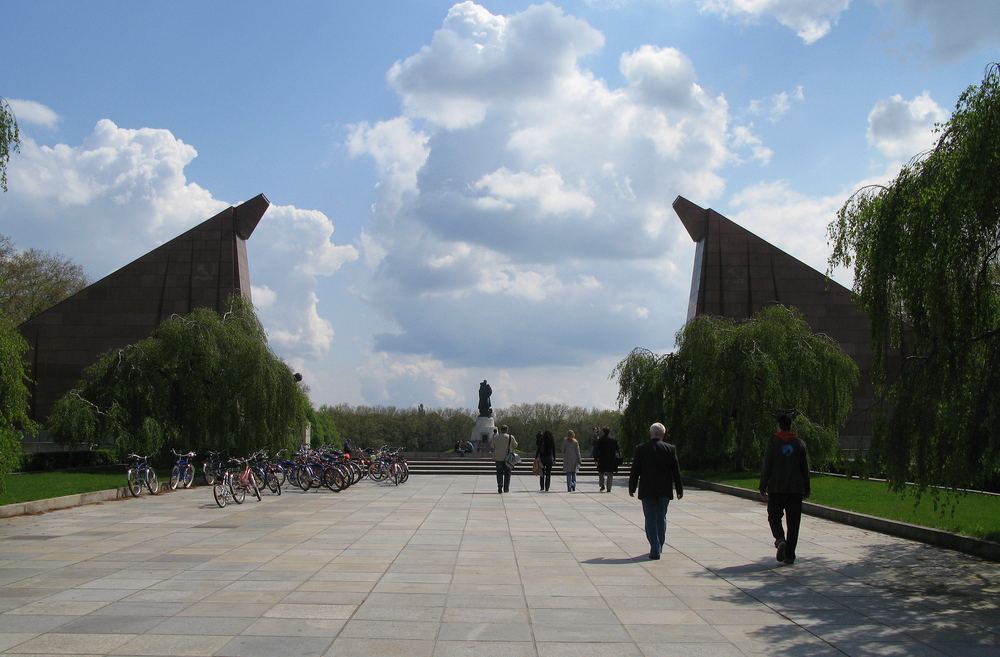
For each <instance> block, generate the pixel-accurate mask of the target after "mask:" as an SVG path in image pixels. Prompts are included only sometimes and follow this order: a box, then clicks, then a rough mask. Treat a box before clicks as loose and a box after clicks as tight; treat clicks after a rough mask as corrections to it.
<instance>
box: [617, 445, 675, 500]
mask: <svg viewBox="0 0 1000 657" xmlns="http://www.w3.org/2000/svg"><path fill="white" fill-rule="evenodd" d="M637 486H638V488H639V499H640V500H644V499H647V498H653V497H669V498H670V499H674V489H675V488H676V489H677V494H678V495H683V494H684V485H683V484H682V483H681V466H680V464H679V463H678V462H677V448H676V447H674V446H673V445H671V444H670V443H666V442H663V441H662V440H648V441H646V442H644V443H643V444H641V445H639V446H638V447H636V448H635V457H633V459H632V472H631V473H630V474H629V477H628V493H629V495H632V494H633V493H635V489H636V487H637Z"/></svg>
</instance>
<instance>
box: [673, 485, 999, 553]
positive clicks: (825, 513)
mask: <svg viewBox="0 0 1000 657" xmlns="http://www.w3.org/2000/svg"><path fill="white" fill-rule="evenodd" d="M682 480H683V482H684V485H685V486H693V487H695V488H703V489H705V490H711V491H715V492H717V493H725V494H727V495H735V496H736V497H742V498H744V499H748V500H754V501H755V502H762V501H763V500H761V497H760V493H758V492H757V491H755V490H747V489H746V488H738V487H736V486H728V485H726V484H718V483H715V482H714V481H703V480H701V479H692V478H691V477H682ZM802 512H803V513H806V514H809V515H811V516H816V517H817V518H823V519H824V520H832V521H833V522H839V523H840V524H842V525H850V526H851V527H857V528H858V529H867V530H868V531H873V532H879V533H881V534H888V535H890V536H897V537H899V538H905V539H909V540H911V541H917V542H920V543H926V544H928V545H936V546H938V547H943V548H947V549H949V550H955V551H956V552H963V553H965V554H971V555H973V556H976V557H981V558H983V559H988V560H990V561H1000V543H995V542H993V541H987V540H985V539H982V538H973V537H971V536H962V535H961V534H955V533H953V532H946V531H944V530H941V529H933V528H931V527H923V526H921V525H911V524H910V523H907V522H899V521H898V520H887V519H885V518H878V517H876V516H870V515H867V514H864V513H855V512H853V511H844V510H843V509H835V508H833V507H830V506H823V505H822V504H813V503H812V502H803V503H802Z"/></svg>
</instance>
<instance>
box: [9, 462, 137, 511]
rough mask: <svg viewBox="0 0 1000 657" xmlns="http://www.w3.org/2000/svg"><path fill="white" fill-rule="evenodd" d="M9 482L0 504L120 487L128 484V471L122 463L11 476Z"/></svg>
mask: <svg viewBox="0 0 1000 657" xmlns="http://www.w3.org/2000/svg"><path fill="white" fill-rule="evenodd" d="M6 481H7V490H6V492H4V493H3V494H0V506H2V505H4V504H17V503H18V502H32V501H34V500H44V499H47V498H49V497H61V496H63V495H74V494H77V493H90V492H92V491H95V490H107V489H109V488H118V487H119V486H124V485H125V471H124V470H123V469H122V467H121V466H109V467H106V468H87V469H86V470H85V471H73V470H58V471H54V472H33V473H28V474H18V475H7V477H6Z"/></svg>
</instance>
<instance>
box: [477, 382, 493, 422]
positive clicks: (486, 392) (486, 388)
mask: <svg viewBox="0 0 1000 657" xmlns="http://www.w3.org/2000/svg"><path fill="white" fill-rule="evenodd" d="M492 394H493V388H491V387H490V384H488V383H486V379H483V382H482V383H480V384H479V417H493V407H492V406H490V395H492Z"/></svg>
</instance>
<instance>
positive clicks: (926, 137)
mask: <svg viewBox="0 0 1000 657" xmlns="http://www.w3.org/2000/svg"><path fill="white" fill-rule="evenodd" d="M948 116H949V114H948V112H947V111H945V110H944V109H943V108H942V107H940V106H939V105H938V104H937V103H936V102H934V99H932V98H931V96H930V93H929V92H927V91H925V92H924V93H922V94H921V95H919V96H917V97H915V98H914V99H913V100H903V97H902V96H900V95H899V94H896V95H895V96H892V97H890V98H883V99H882V100H879V101H878V102H877V103H875V107H874V108H872V111H871V112H870V113H869V114H868V142H869V143H871V144H872V145H873V146H875V147H876V148H878V150H879V151H881V152H882V153H883V154H884V155H886V156H887V157H889V158H891V159H893V160H896V161H905V160H909V159H910V158H912V157H913V156H914V155H917V154H918V153H921V152H923V151H926V150H928V149H930V148H932V147H933V146H934V144H935V143H936V141H937V135H936V134H935V132H934V126H935V124H936V123H943V122H945V121H947V120H948Z"/></svg>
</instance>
